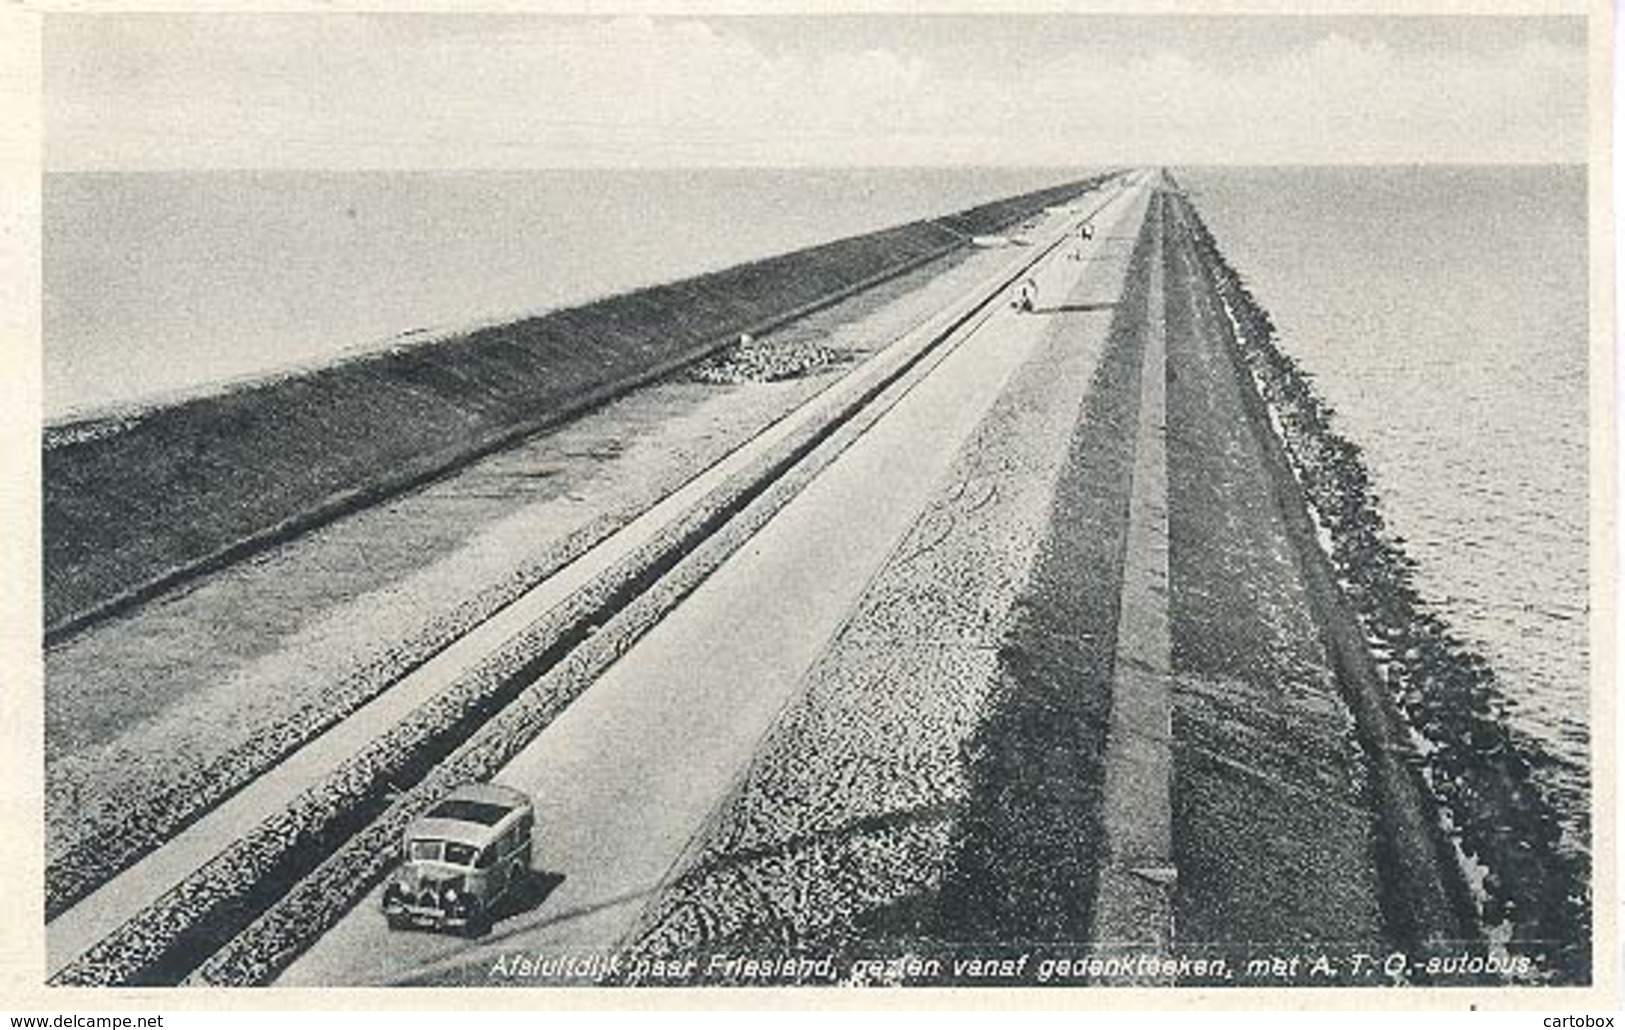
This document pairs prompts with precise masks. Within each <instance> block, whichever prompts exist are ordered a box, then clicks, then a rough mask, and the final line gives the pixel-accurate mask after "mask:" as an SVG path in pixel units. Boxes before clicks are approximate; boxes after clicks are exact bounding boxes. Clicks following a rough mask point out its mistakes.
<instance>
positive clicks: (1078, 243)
mask: <svg viewBox="0 0 1625 1030" xmlns="http://www.w3.org/2000/svg"><path fill="white" fill-rule="evenodd" d="M1094 238H1095V229H1094V226H1092V225H1090V224H1089V223H1088V222H1084V223H1083V224H1082V225H1080V226H1078V232H1077V235H1075V236H1073V237H1072V260H1073V261H1082V260H1083V244H1084V241H1086V240H1092V239H1094Z"/></svg>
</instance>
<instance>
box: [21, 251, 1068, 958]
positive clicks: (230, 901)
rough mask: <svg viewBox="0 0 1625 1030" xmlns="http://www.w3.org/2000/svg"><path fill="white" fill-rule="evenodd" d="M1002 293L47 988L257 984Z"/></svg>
mask: <svg viewBox="0 0 1625 1030" xmlns="http://www.w3.org/2000/svg"><path fill="white" fill-rule="evenodd" d="M1056 245H1058V241H1057V243H1052V244H1051V245H1050V246H1048V247H1045V248H1035V249H1034V252H1033V253H1032V254H1031V255H1030V256H1023V258H1022V259H1021V260H1020V261H1018V262H1017V263H1016V264H1015V265H1013V266H1012V268H1011V269H1010V270H1008V274H1009V275H1017V276H1018V275H1019V274H1021V272H1020V269H1022V268H1025V266H1026V264H1029V263H1031V262H1032V261H1036V260H1039V259H1040V258H1042V256H1043V255H1045V254H1047V253H1049V252H1050V251H1051V250H1053V249H1054V247H1055V246H1056ZM1012 281H1013V279H1007V280H1006V281H1004V282H1003V283H1002V284H1001V286H1000V288H999V289H997V290H995V291H994V293H993V294H992V296H991V297H989V298H986V299H983V300H980V301H978V302H977V303H976V304H975V305H974V306H973V307H971V308H970V310H968V311H963V312H957V313H955V314H954V315H953V317H952V318H951V319H950V320H949V321H948V322H947V323H946V324H945V325H944V326H942V327H941V328H940V330H938V331H936V332H935V334H934V335H931V336H929V337H922V338H921V339H920V340H918V341H917V342H916V343H915V344H913V345H911V346H910V347H909V348H907V349H906V350H902V351H896V352H888V353H887V354H886V355H884V356H883V357H882V359H881V360H880V361H879V362H878V363H877V364H876V365H875V366H874V367H872V368H870V367H869V366H865V369H864V370H860V373H859V375H860V381H856V382H854V383H853V384H852V385H851V388H850V390H848V391H847V395H843V397H842V398H839V403H837V404H835V405H833V406H832V407H831V409H830V410H829V411H827V412H824V413H822V414H818V415H817V416H816V417H812V418H809V419H808V420H806V421H805V422H804V423H803V424H800V425H798V426H797V427H796V428H795V430H794V431H793V432H792V433H791V434H790V435H788V436H786V437H785V438H783V439H782V440H780V441H778V442H777V443H776V444H774V445H773V446H772V447H771V448H769V449H767V450H766V451H765V452H763V453H762V454H760V455H759V456H757V457H756V458H754V459H753V460H752V461H751V462H750V463H748V464H747V466H745V467H744V468H742V469H741V470H740V471H738V472H737V473H736V474H734V475H732V476H730V477H729V478H728V479H726V480H725V481H723V482H721V483H719V484H718V485H717V486H716V487H715V488H714V489H712V490H711V491H710V492H709V493H708V494H706V496H705V497H704V498H703V499H702V500H701V501H699V502H697V504H696V505H695V506H694V507H693V508H692V509H690V510H688V511H686V512H685V513H684V514H683V515H682V516H681V517H680V518H678V519H677V520H675V521H674V522H672V523H670V524H668V525H666V526H665V527H663V528H662V529H661V530H660V531H659V533H657V534H656V536H655V537H654V538H652V539H651V540H649V541H648V542H647V543H646V544H644V545H642V546H640V547H639V548H638V549H637V550H636V551H634V552H632V553H630V554H628V555H627V556H626V557H624V558H623V559H621V560H619V561H618V562H616V563H615V564H614V565H613V566H612V567H611V568H609V569H607V570H606V571H605V572H604V573H603V574H601V575H600V576H599V577H597V578H596V579H594V580H593V581H592V582H591V583H590V584H589V585H587V586H586V587H585V588H583V590H581V591H580V592H579V593H578V594H576V595H574V596H572V597H571V599H570V600H569V601H568V602H566V603H565V604H563V605H561V606H559V607H557V608H555V609H552V610H550V611H549V612H548V613H546V614H545V615H543V616H541V617H540V618H539V619H538V620H537V621H535V622H533V623H532V624H531V625H529V626H528V627H527V628H525V629H524V630H522V631H521V632H520V633H519V634H518V635H517V636H515V637H514V638H512V639H511V640H510V641H508V642H507V643H506V644H505V645H503V646H502V647H501V648H500V649H499V650H498V651H496V652H494V653H492V654H491V655H490V656H488V657H487V658H486V659H485V660H483V661H482V662H480V663H479V664H478V665H477V666H475V667H473V668H471V669H469V670H468V671H467V673H466V674H464V675H462V676H461V677H460V678H459V679H458V680H457V682H455V683H454V684H453V685H452V686H450V687H449V688H447V689H446V690H445V691H443V692H442V693H441V694H439V695H437V696H436V697H435V698H434V699H432V700H431V701H430V702H428V703H426V704H425V705H423V706H422V707H420V708H419V709H418V710H416V711H415V712H413V713H412V714H411V716H409V717H408V718H407V719H405V720H403V721H402V722H401V723H400V724H398V725H397V726H395V727H393V728H392V729H390V730H389V731H388V732H387V733H385V734H383V735H382V736H380V737H379V738H378V739H376V740H375V741H374V742H372V743H371V744H370V745H369V746H368V747H367V748H365V749H364V750H363V751H362V752H360V753H358V754H357V755H356V756H354V758H353V759H351V760H349V761H347V762H346V763H345V764H344V765H343V766H342V767H340V768H339V769H337V770H335V771H334V772H333V773H332V774H330V775H329V776H327V777H326V778H325V779H324V780H323V781H322V782H321V783H319V784H317V785H316V786H314V787H313V788H311V789H310V790H308V791H306V792H305V793H304V794H302V795H301V796H300V797H298V798H297V799H295V801H294V802H293V803H292V804H291V805H289V806H288V808H286V809H285V810H283V811H280V812H277V813H275V814H274V815H272V816H271V817H269V818H268V819H266V820H265V821H264V822H262V823H261V824H260V825H258V826H256V827H255V828H253V829H252V830H251V831H250V832H249V833H247V834H246V835H245V836H244V837H243V838H241V839H240V840H239V841H237V842H236V843H234V844H233V845H231V846H230V847H228V848H227V849H226V850H225V851H223V852H221V853H220V854H218V855H216V856H214V857H213V858H212V859H210V860H209V861H207V862H206V863H205V864H204V865H203V866H201V867H200V868H199V869H197V870H196V871H195V872H194V873H192V874H190V875H188V876H187V877H186V878H185V880H183V881H182V882H181V883H180V884H178V885H176V886H175V887H174V888H172V889H170V890H168V891H166V892H165V893H164V894H163V895H162V896H161V897H159V898H157V899H156V900H155V901H154V902H153V903H151V904H150V905H148V906H147V907H146V908H145V909H143V910H142V911H141V912H140V913H139V914H137V916H136V917H135V918H133V919H131V920H130V921H129V922H127V923H125V924H124V925H123V926H121V927H120V928H119V929H118V930H117V931H116V932H114V933H113V934H111V935H110V936H108V937H106V938H105V939H103V940H101V941H100V942H99V943H97V944H96V945H95V946H93V947H92V948H90V949H89V950H88V951H86V952H85V953H83V954H81V955H79V956H77V957H76V958H74V959H73V960H72V961H71V962H69V963H68V964H67V965H65V966H64V967H63V968H62V969H61V970H59V971H58V972H57V973H56V974H55V975H54V976H53V977H52V982H53V983H59V984H73V985H81V986H84V985H115V984H158V983H172V982H175V981H177V980H179V979H181V978H183V977H186V976H187V975H188V974H189V973H193V970H194V969H195V968H196V967H198V966H199V964H200V963H201V964H202V968H200V969H196V973H195V974H194V975H193V979H194V980H195V981H198V982H205V983H211V984H238V985H240V984H248V983H260V982H264V981H265V980H266V979H268V978H269V977H271V976H273V975H274V974H275V973H276V972H277V971H278V970H279V969H280V968H282V966H284V965H285V964H286V963H287V962H288V961H290V960H291V959H292V958H293V957H294V956H295V955H296V954H297V953H298V952H299V950H300V949H301V948H303V947H304V946H305V945H307V944H308V943H309V942H310V941H311V940H313V939H314V938H315V937H316V936H318V935H320V934H321V933H322V932H323V931H324V930H325V929H327V928H329V927H330V926H332V925H333V924H334V923H335V922H336V921H337V920H338V919H340V918H341V917H342V916H343V915H344V914H345V912H346V911H347V910H348V909H349V908H350V907H351V906H353V905H354V904H355V902H356V900H357V899H358V898H359V897H360V896H361V895H362V894H364V893H365V892H366V890H367V889H369V887H370V886H371V885H372V883H374V882H375V881H376V879H377V878H378V876H380V875H381V874H382V873H383V872H384V871H385V869H386V868H387V867H388V866H389V864H391V863H392V862H393V861H394V855H395V849H394V847H393V844H394V842H395V841H397V840H398V839H399V834H400V832H401V830H402V828H403V827H404V826H405V825H406V823H408V822H410V821H411V819H413V818H415V817H416V816H417V815H418V814H420V813H421V812H422V811H424V810H425V809H426V808H427V807H428V806H430V805H431V804H433V803H434V802H435V801H436V800H438V799H439V798H440V797H442V796H443V795H444V793H445V791H446V790H447V789H449V788H450V787H451V786H453V785H455V784H457V783H461V782H466V781H468V780H478V779H485V778H488V777H489V776H490V775H492V774H493V773H494V772H495V771H496V770H498V769H500V768H501V767H502V765H503V764H504V763H505V762H506V761H508V760H509V759H511V758H512V757H513V755H514V754H515V753H517V751H518V750H520V749H522V748H523V747H525V746H526V745H527V744H528V743H529V742H530V741H531V740H533V739H534V738H535V736H536V735H537V734H539V733H540V732H542V730H543V729H544V728H545V727H546V726H547V725H548V723H550V722H551V721H552V719H553V718H554V717H555V716H556V715H557V714H558V713H559V712H560V711H562V710H563V709H564V708H565V707H566V706H568V705H569V704H570V702H571V701H572V700H573V699H574V698H575V697H576V696H577V695H579V694H580V692H581V691H582V690H584V689H586V687H587V686H588V685H589V684H590V683H591V682H592V681H593V679H594V678H595V677H596V676H597V675H598V674H599V673H601V672H602V671H603V669H604V668H606V667H607V666H608V665H609V664H610V663H611V662H613V661H614V660H615V658H616V657H618V656H619V655H620V654H621V653H623V652H624V651H625V650H626V649H627V648H628V647H630V646H631V644H632V643H633V642H635V641H636V639H637V638H638V637H639V636H641V635H642V633H644V632H645V631H646V630H647V629H648V628H649V627H650V626H652V625H654V624H655V623H656V622H658V620H659V619H660V618H661V617H662V616H663V615H664V614H665V612H667V611H669V610H670V608H671V607H673V606H674V605H675V604H677V603H678V601H680V600H681V599H682V598H683V597H684V596H686V595H687V593H688V592H690V591H691V590H693V589H694V588H695V586H696V585H697V584H698V583H699V582H700V581H702V580H703V579H704V578H705V577H706V576H707V575H708V574H709V573H710V571H711V570H713V569H714V568H715V567H716V566H717V565H718V564H719V563H720V562H721V561H723V560H724V559H725V558H726V557H727V556H728V555H729V554H730V553H732V552H733V550H735V549H737V548H738V547H739V546H740V545H741V544H743V543H744V542H745V541H746V540H748V539H749V538H750V535H751V534H752V533H753V532H754V531H755V529H756V528H758V527H759V526H760V525H761V523H762V522H764V521H765V520H766V519H767V518H769V517H771V515H772V513H773V512H774V511H776V510H778V508H779V507H782V505H783V504H785V503H787V502H788V500H789V499H790V498H791V497H793V496H794V495H795V494H796V493H797V492H798V491H799V490H800V489H801V487H802V486H804V485H805V484H806V482H808V481H809V480H810V479H811V478H812V477H813V476H815V475H816V474H817V473H818V471H819V470H820V469H821V468H822V467H824V465H826V464H827V463H828V462H829V461H831V460H833V459H834V457H835V456H836V455H838V454H839V453H840V452H841V450H842V449H844V447H845V446H846V445H847V444H849V443H850V442H851V441H852V440H853V439H855V438H856V437H857V436H859V435H861V433H862V432H863V431H864V430H865V429H866V428H867V427H868V426H869V425H870V424H872V422H873V421H874V420H875V419H877V418H878V417H879V416H880V415H881V414H882V413H883V412H884V411H885V410H886V409H887V407H889V405H890V404H891V403H894V402H895V399H896V397H898V396H901V395H902V394H903V393H906V392H907V389H908V388H909V385H910V384H911V383H912V381H914V380H915V379H917V378H918V377H920V376H922V375H924V374H925V373H926V372H927V371H928V370H929V367H930V366H931V361H932V356H933V355H935V354H938V353H939V351H940V350H941V347H940V345H941V344H942V343H943V341H945V340H947V339H948V338H949V337H951V336H952V334H953V333H954V332H955V331H957V330H958V329H959V328H960V327H961V326H963V325H964V324H965V323H966V322H967V321H969V320H970V319H972V318H973V317H975V316H976V314H977V313H978V312H979V311H982V310H983V309H985V308H986V307H987V306H988V305H991V304H994V303H996V302H997V297H998V296H999V295H1000V294H1001V293H1002V290H1003V289H1004V288H1006V287H1008V286H1009V285H1010V282H1012ZM538 674H541V675H540V678H539V679H538V678H536V677H537V675H538ZM408 785H409V786H408ZM205 960H207V961H205Z"/></svg>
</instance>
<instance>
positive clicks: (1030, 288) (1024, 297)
mask: <svg viewBox="0 0 1625 1030" xmlns="http://www.w3.org/2000/svg"><path fill="white" fill-rule="evenodd" d="M1037 303H1038V282H1037V280H1035V279H1033V278H1031V277H1030V276H1029V277H1028V278H1026V279H1023V280H1022V281H1021V285H1020V286H1018V287H1016V299H1015V301H1014V303H1013V306H1014V307H1015V309H1016V310H1017V311H1031V310H1032V309H1033V305H1035V304H1037Z"/></svg>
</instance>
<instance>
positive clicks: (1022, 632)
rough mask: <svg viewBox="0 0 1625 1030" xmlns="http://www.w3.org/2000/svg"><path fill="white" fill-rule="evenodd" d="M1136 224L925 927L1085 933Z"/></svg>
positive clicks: (1140, 264)
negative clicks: (952, 858) (951, 862)
mask: <svg viewBox="0 0 1625 1030" xmlns="http://www.w3.org/2000/svg"><path fill="white" fill-rule="evenodd" d="M1159 206H1160V203H1159V202H1155V201H1154V202H1153V208H1152V210H1151V212H1149V214H1148V217H1147V218H1146V220H1145V226H1146V228H1145V229H1144V230H1143V231H1142V233H1141V235H1140V238H1139V242H1138V244H1137V245H1136V247H1135V253H1134V257H1133V260H1132V264H1131V266H1130V271H1129V276H1128V283H1127V285H1126V287H1125V290H1124V299H1123V302H1122V304H1121V305H1120V306H1119V307H1118V308H1117V313H1116V316H1115V318H1114V320H1113V323H1112V327H1111V331H1110V335H1109V337H1108V339H1107V343H1106V352H1105V355H1104V357H1103V358H1102V361H1101V365H1100V368H1099V370H1098V371H1097V372H1096V373H1095V378H1094V381H1093V382H1092V384H1091V386H1090V398H1089V400H1088V402H1087V404H1086V408H1085V415H1084V418H1083V421H1082V422H1081V423H1080V424H1079V426H1078V428H1077V430H1076V432H1075V433H1074V435H1073V437H1072V440H1071V442H1070V443H1069V445H1068V453H1067V458H1066V465H1065V466H1064V468H1063V470H1062V473H1061V478H1060V481H1059V484H1058V487H1057V492H1056V496H1055V498H1054V500H1053V502H1052V506H1051V511H1050V523H1049V525H1050V528H1049V536H1048V538H1047V539H1045V540H1044V541H1043V543H1042V544H1041V545H1040V549H1039V553H1038V558H1037V561H1036V563H1035V565H1034V569H1033V573H1032V578H1031V580H1030V581H1029V582H1028V583H1027V585H1026V586H1025V587H1024V588H1023V592H1022V597H1021V599H1020V600H1019V602H1018V604H1017V608H1016V615H1015V625H1014V628H1013V629H1012V631H1011V632H1010V634H1009V635H1008V637H1007V638H1006V639H1005V641H1004V643H1003V646H1002V649H1001V653H1000V680H999V683H998V685H997V686H996V687H995V689H994V693H993V696H992V701H991V708H990V710H989V712H988V714H987V716H986V717H985V719H984V721H983V723H982V725H981V726H980V727H979V728H978V729H977V731H976V732H975V734H974V735H973V736H972V737H971V738H970V740H969V741H968V742H967V746H966V760H967V761H968V763H969V765H970V769H969V774H970V781H971V798H970V802H969V805H968V807H967V812H966V816H965V819H964V821H963V823H962V825H961V830H960V833H961V839H960V841H958V844H957V851H958V855H957V860H956V863H955V867H954V868H953V869H952V870H951V871H950V872H949V874H948V877H947V879H946V882H945V884H944V888H943V891H942V896H941V899H940V901H939V903H938V906H937V910H936V912H935V920H934V921H935V924H936V925H935V926H934V927H931V930H930V932H929V935H930V936H932V937H935V938H937V939H940V940H947V941H958V942H966V943H969V942H979V943H988V944H995V943H998V942H1010V943H1012V944H1015V943H1019V942H1044V941H1050V942H1060V941H1081V940H1085V939H1087V936H1088V926H1089V916H1090V909H1091V906H1092V902H1093V898H1094V892H1095V875H1096V865H1095V863H1096V852H1095V842H1096V841H1097V840H1098V839H1099V832H1098V829H1097V822H1098V810H1099V800H1100V788H1101V778H1102V771H1101V761H1102V756H1103V753H1104V748H1105V737H1106V726H1107V717H1108V715H1109V712H1110V705H1111V677H1112V662H1113V654H1114V651H1115V648H1116V640H1117V619H1118V607H1119V595H1120V593H1121V590H1120V587H1121V580H1122V568H1123V548H1124V535H1125V533H1126V531H1127V521H1128V498H1129V486H1130V480H1131V477H1132V472H1133V464H1134V436H1135V426H1136V422H1137V419H1138V414H1139V394H1140V386H1139V380H1140V357H1141V351H1142V349H1143V333H1144V329H1145V314H1146V284H1147V281H1148V276H1149V261H1150V258H1151V253H1152V246H1151V244H1152V239H1153V237H1152V235H1151V233H1152V232H1153V231H1155V227H1156V226H1157V225H1158V224H1160V222H1159V219H1158V218H1157V209H1158V207H1159Z"/></svg>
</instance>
